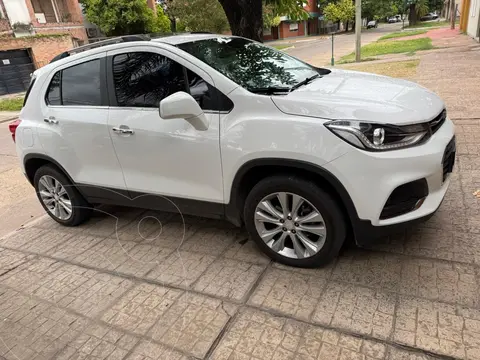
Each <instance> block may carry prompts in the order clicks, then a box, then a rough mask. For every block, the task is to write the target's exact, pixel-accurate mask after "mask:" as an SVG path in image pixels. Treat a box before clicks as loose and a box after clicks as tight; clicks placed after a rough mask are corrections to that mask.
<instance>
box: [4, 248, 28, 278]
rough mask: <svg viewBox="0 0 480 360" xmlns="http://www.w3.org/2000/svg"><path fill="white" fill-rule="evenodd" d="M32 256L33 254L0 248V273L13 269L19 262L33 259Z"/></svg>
mask: <svg viewBox="0 0 480 360" xmlns="http://www.w3.org/2000/svg"><path fill="white" fill-rule="evenodd" d="M33 257H34V255H27V254H24V253H21V252H18V251H14V250H9V249H2V248H0V275H1V274H4V273H5V272H7V271H10V270H12V269H15V268H16V267H17V266H19V265H20V264H22V263H24V262H26V261H29V260H31V259H33Z"/></svg>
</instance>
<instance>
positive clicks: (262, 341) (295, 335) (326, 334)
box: [211, 309, 387, 360]
mask: <svg viewBox="0 0 480 360" xmlns="http://www.w3.org/2000/svg"><path fill="white" fill-rule="evenodd" d="M386 351H387V348H386V346H385V345H383V344H381V343H377V342H373V341H368V340H364V339H361V338H355V337H353V336H349V335H344V334H340V333H338V332H335V331H332V330H324V329H322V328H319V327H316V326H312V325H308V324H305V323H300V322H297V321H294V320H289V319H285V318H281V317H276V316H273V315H270V314H268V313H265V312H261V311H256V310H251V309H247V310H244V311H243V312H242V313H241V314H239V315H238V316H237V318H236V319H235V321H234V322H233V324H232V326H231V327H230V328H229V329H228V330H227V332H226V333H225V335H224V336H223V337H222V339H221V341H220V343H219V344H218V346H217V348H216V349H215V351H214V352H213V354H212V357H211V358H212V360H227V359H228V360H229V359H246V360H247V359H262V360H263V359H265V360H269V359H272V360H273V359H302V360H323V359H331V360H340V359H341V360H347V359H348V360H350V359H352V360H355V359H363V360H366V359H370V360H374V359H377V360H379V359H385V356H386Z"/></svg>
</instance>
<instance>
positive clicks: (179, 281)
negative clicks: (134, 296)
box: [146, 251, 215, 288]
mask: <svg viewBox="0 0 480 360" xmlns="http://www.w3.org/2000/svg"><path fill="white" fill-rule="evenodd" d="M214 260H215V257H214V256H210V255H206V254H201V253H194V252H191V251H174V252H173V253H172V254H171V255H170V256H169V257H168V258H167V259H165V260H164V261H162V263H161V264H160V265H157V266H156V267H155V268H153V269H152V271H150V272H149V273H148V274H147V276H146V277H147V278H148V279H152V280H155V281H158V282H160V283H163V284H169V285H175V286H180V287H184V288H190V287H191V285H192V284H193V283H194V282H195V281H196V280H197V279H198V278H199V277H200V275H202V274H203V273H204V272H205V270H206V269H207V268H208V266H209V265H210V264H211V263H212V262H213V261H214Z"/></svg>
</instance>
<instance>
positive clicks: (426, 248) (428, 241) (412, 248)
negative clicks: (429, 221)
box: [371, 223, 480, 265]
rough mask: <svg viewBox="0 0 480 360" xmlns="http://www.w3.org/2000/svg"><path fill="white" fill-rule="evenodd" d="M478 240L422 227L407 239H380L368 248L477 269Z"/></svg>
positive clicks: (467, 234) (475, 236) (479, 259)
mask: <svg viewBox="0 0 480 360" xmlns="http://www.w3.org/2000/svg"><path fill="white" fill-rule="evenodd" d="M479 225H480V223H479ZM479 229H480V227H479ZM478 236H479V234H477V233H472V232H460V231H449V230H442V229H432V228H426V227H424V228H416V229H414V230H413V231H412V232H411V233H409V234H406V235H405V234H404V235H396V236H390V237H389V238H384V239H381V240H379V241H377V242H376V243H375V244H373V245H371V248H372V249H374V250H382V251H388V252H392V253H397V254H405V255H409V256H423V257H428V258H433V259H442V260H453V261H458V262H463V263H467V264H475V265H479V264H480V248H479V247H478V246H477V243H478V241H477V239H478Z"/></svg>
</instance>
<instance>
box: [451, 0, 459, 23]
mask: <svg viewBox="0 0 480 360" xmlns="http://www.w3.org/2000/svg"><path fill="white" fill-rule="evenodd" d="M451 6H452V7H451V9H450V22H451V24H450V28H451V29H452V30H453V29H455V20H456V17H457V11H456V10H457V9H456V6H455V0H451Z"/></svg>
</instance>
